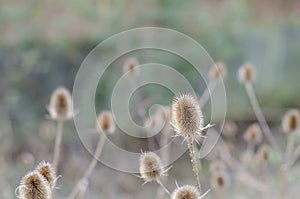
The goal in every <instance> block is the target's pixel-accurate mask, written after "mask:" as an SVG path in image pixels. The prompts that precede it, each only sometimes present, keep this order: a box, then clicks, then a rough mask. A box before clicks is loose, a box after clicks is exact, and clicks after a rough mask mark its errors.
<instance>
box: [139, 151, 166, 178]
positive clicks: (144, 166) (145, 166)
mask: <svg viewBox="0 0 300 199" xmlns="http://www.w3.org/2000/svg"><path fill="white" fill-rule="evenodd" d="M164 173H165V171H164V168H163V164H162V161H161V159H160V157H159V156H158V155H156V154H155V153H153V152H145V153H142V154H141V156H140V174H141V177H142V178H143V179H144V180H145V182H151V181H157V180H159V178H160V177H161V176H163V175H164Z"/></svg>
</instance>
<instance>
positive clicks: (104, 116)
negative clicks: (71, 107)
mask: <svg viewBox="0 0 300 199" xmlns="http://www.w3.org/2000/svg"><path fill="white" fill-rule="evenodd" d="M96 129H97V131H98V132H103V133H105V134H111V133H114V132H115V130H116V125H115V122H114V118H113V115H112V113H111V111H103V112H101V113H100V114H99V115H98V120H97V125H96Z"/></svg>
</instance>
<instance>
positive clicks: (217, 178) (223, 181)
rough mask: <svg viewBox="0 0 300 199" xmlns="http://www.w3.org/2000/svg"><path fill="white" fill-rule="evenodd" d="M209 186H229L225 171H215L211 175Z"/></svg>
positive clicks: (214, 187)
mask: <svg viewBox="0 0 300 199" xmlns="http://www.w3.org/2000/svg"><path fill="white" fill-rule="evenodd" d="M211 186H212V188H213V189H214V190H216V191H218V190H225V189H227V188H228V187H229V186H230V179H229V176H228V175H227V174H226V173H225V172H217V173H214V174H213V175H212V178H211Z"/></svg>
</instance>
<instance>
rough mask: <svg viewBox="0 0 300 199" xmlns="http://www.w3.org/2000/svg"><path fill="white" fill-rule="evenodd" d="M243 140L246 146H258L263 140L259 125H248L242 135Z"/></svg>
mask: <svg viewBox="0 0 300 199" xmlns="http://www.w3.org/2000/svg"><path fill="white" fill-rule="evenodd" d="M244 139H245V141H246V142H247V143H248V144H254V145H257V144H260V143H261V141H262V139H263V135H262V132H261V129H260V127H259V125H258V124H256V123H255V124H252V125H250V126H249V127H248V128H247V130H246V132H245V134H244Z"/></svg>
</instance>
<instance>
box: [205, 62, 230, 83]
mask: <svg viewBox="0 0 300 199" xmlns="http://www.w3.org/2000/svg"><path fill="white" fill-rule="evenodd" d="M226 73H227V71H226V67H225V64H224V63H223V62H217V63H216V64H215V65H214V66H212V67H211V69H210V71H209V73H208V77H209V79H211V80H217V79H219V78H224V77H225V76H226Z"/></svg>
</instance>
